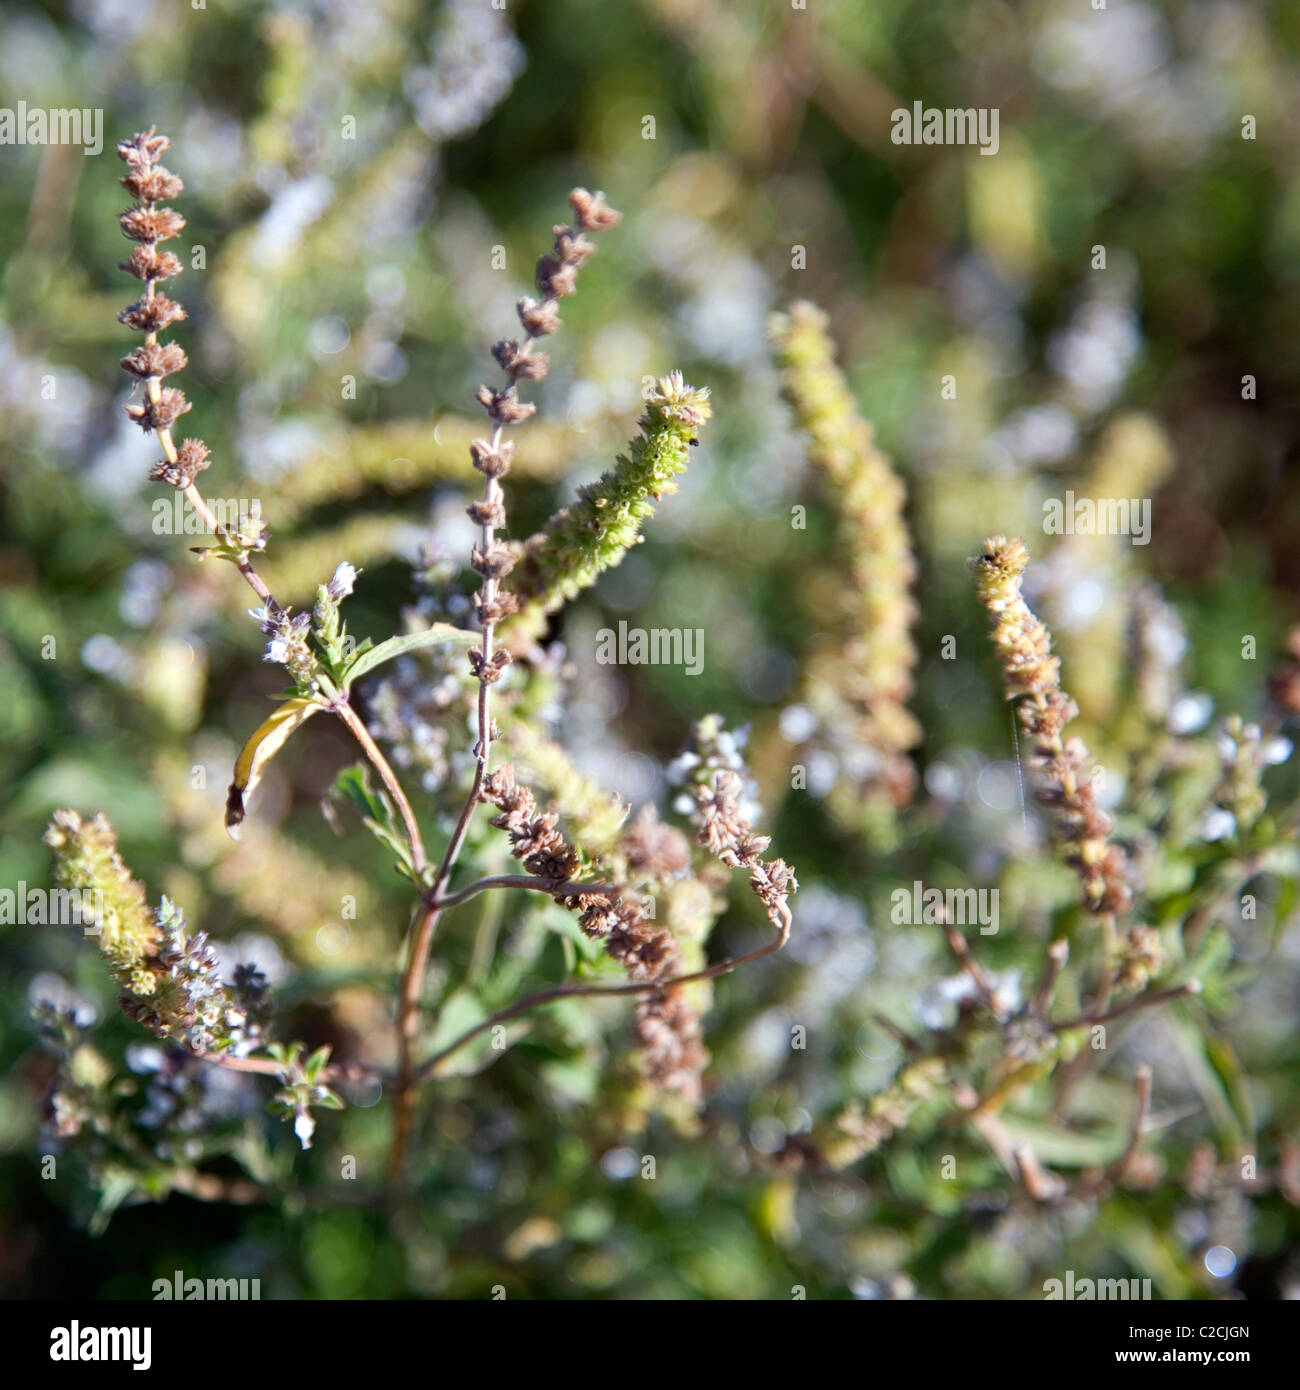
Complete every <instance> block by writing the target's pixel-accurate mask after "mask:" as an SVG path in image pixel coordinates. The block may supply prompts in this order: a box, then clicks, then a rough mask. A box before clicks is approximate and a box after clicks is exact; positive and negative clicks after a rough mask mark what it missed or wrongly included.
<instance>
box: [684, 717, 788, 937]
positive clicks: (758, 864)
mask: <svg viewBox="0 0 1300 1390" xmlns="http://www.w3.org/2000/svg"><path fill="white" fill-rule="evenodd" d="M737 759H738V754H737V752H736V737H735V735H734V734H731V733H728V731H727V730H726V729H725V728H724V727H723V724H722V719H721V717H720V716H719V715H716V714H711V715H708V716H706V717H705V718H704V719H701V720H699V721H698V722H697V723H696V725H695V728H694V730H693V732H692V736H691V742H690V746H689V747H688V748H687V750H686V754H685V755H684V756H683V758H679V759H678V765H682V764H685V766H687V767H688V768H689V769H690V782H691V783H692V786H691V793H692V795H693V798H694V802H695V809H694V812H693V814H692V819H693V820H694V822H695V824H696V826H697V827H698V829H697V835H696V838H697V840H698V841H699V843H700V844H701V845H703V846H704V848H705V849H707V850H708V851H709V853H710V854H712V855H713V856H714V857H715V858H716V859H718V860H720V861H721V862H722V863H723V864H725V865H727V867H728V868H732V869H740V868H744V869H748V870H749V871H750V873H749V884H750V887H751V888H752V889H753V890H754V892H755V893H756V894H757V895H758V898H759V900H760V901H761V902H762V904H763V907H764V909H765V910H766V912H767V915H768V919H769V920H770V921H771V923H772V925H773V926H774V927H776V928H777V930H778V931H779V932H780V933H781V934H782V937H783V938H784V937H785V935H786V934H788V932H789V930H790V925H791V919H790V907H789V903H788V899H789V896H790V894H791V893H794V892H796V891H797V890H798V888H799V883H798V880H797V879H796V878H795V876H794V870H793V869H792V868H791V867H790V866H789V865H788V864H787V863H786V862H785V860H784V859H772V860H767V861H764V859H763V855H764V853H765V852H766V850H767V847H768V845H769V844H771V838H770V837H769V836H767V835H758V834H756V833H755V832H754V829H753V826H752V825H751V824H750V816H751V815H752V814H753V811H752V805H753V803H752V801H749V802H748V803H747V798H746V792H747V788H746V781H745V776H744V772H743V764H740V766H739V767H738V766H737Z"/></svg>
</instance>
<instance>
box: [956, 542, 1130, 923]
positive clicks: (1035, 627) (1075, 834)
mask: <svg viewBox="0 0 1300 1390" xmlns="http://www.w3.org/2000/svg"><path fill="white" fill-rule="evenodd" d="M1028 563H1029V551H1028V549H1027V548H1026V546H1025V543H1024V542H1023V541H1021V540H1014V539H1011V540H1009V539H1008V538H1007V537H1006V536H993V537H992V538H990V539H989V540H987V541H985V542H984V546H983V548H982V549H981V551H980V553H979V554H978V555H977V556H976V557H975V558H974V559H973V560H972V561H971V562H970V566H971V572H972V573H973V574H974V576H975V584H976V589H977V591H978V593H979V598H980V602H981V603H982V604H983V605H984V607H985V608H987V609H988V610H989V613H990V614H991V615H992V618H993V648H994V651H995V652H996V653H997V658H998V662H999V664H1000V665H1001V667H1002V679H1003V688H1004V690H1005V692H1006V698H1007V699H1008V700H1019V701H1020V703H1019V704H1018V705H1017V707H1016V717H1017V718H1018V719H1019V721H1020V724H1021V727H1022V728H1023V729H1024V731H1025V733H1026V735H1027V736H1028V739H1029V759H1028V761H1029V765H1030V768H1031V770H1032V772H1033V774H1034V781H1035V786H1036V790H1037V794H1038V799H1039V801H1041V802H1042V804H1043V805H1044V806H1045V807H1046V808H1047V812H1048V815H1049V817H1050V819H1051V822H1052V827H1053V831H1054V833H1055V836H1056V839H1057V841H1058V843H1059V844H1060V845H1061V847H1062V849H1063V850H1064V851H1065V855H1066V861H1067V862H1068V863H1069V864H1070V866H1071V867H1072V868H1073V869H1074V871H1075V872H1076V873H1077V874H1078V876H1079V882H1080V885H1081V888H1082V900H1083V904H1084V906H1085V907H1087V908H1088V909H1089V910H1090V911H1092V912H1096V913H1118V912H1123V911H1124V910H1125V909H1126V908H1127V907H1128V906H1129V904H1130V902H1131V901H1132V893H1131V891H1130V889H1129V886H1128V881H1127V880H1128V872H1129V864H1128V859H1127V856H1126V855H1125V853H1124V851H1123V850H1122V849H1121V848H1120V847H1119V846H1118V845H1113V844H1111V843H1110V842H1109V840H1108V838H1107V837H1108V836H1109V834H1110V830H1111V819H1110V817H1109V816H1108V815H1107V814H1106V813H1105V812H1104V811H1103V810H1102V809H1101V808H1100V807H1099V806H1098V805H1097V797H1096V793H1095V792H1094V790H1093V787H1092V778H1091V774H1090V773H1089V772H1087V771H1086V770H1085V769H1086V768H1087V764H1088V756H1089V755H1088V749H1087V747H1086V746H1085V745H1084V742H1083V740H1082V739H1081V738H1078V737H1074V738H1069V739H1066V738H1064V737H1063V734H1064V730H1065V726H1066V725H1067V724H1068V723H1069V722H1070V721H1071V720H1072V719H1073V718H1074V717H1075V715H1076V714H1077V713H1078V710H1077V709H1076V707H1075V704H1074V701H1073V700H1071V699H1070V697H1069V696H1068V695H1067V694H1066V693H1065V692H1064V691H1063V690H1062V689H1061V684H1060V664H1061V663H1060V660H1059V659H1058V658H1057V657H1055V656H1053V655H1052V639H1051V635H1050V633H1049V632H1048V631H1047V628H1046V627H1044V626H1043V624H1042V623H1041V622H1040V621H1039V620H1038V618H1037V617H1035V616H1034V614H1033V612H1032V611H1031V610H1030V608H1029V605H1028V604H1026V603H1025V601H1024V599H1023V598H1022V597H1021V594H1020V585H1021V581H1022V577H1023V575H1024V572H1025V566H1026V565H1027V564H1028Z"/></svg>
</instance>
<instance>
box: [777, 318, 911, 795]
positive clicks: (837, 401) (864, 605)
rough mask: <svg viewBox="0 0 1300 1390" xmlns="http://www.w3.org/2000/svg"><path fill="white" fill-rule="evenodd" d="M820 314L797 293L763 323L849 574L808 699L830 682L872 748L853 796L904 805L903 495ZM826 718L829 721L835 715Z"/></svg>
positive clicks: (907, 724)
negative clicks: (831, 651) (840, 634)
mask: <svg viewBox="0 0 1300 1390" xmlns="http://www.w3.org/2000/svg"><path fill="white" fill-rule="evenodd" d="M828 322H829V320H828V319H827V316H826V315H825V314H824V313H823V312H822V311H821V310H820V309H818V308H817V307H816V305H814V304H810V303H808V302H807V301H804V300H799V301H796V302H795V303H793V304H791V305H790V308H789V311H788V312H787V313H785V314H776V315H773V317H772V320H771V323H770V325H769V335H770V337H771V341H772V344H773V347H774V349H775V352H776V358H777V362H778V364H779V365H780V367H781V386H782V393H783V395H784V396H785V399H786V400H787V401H788V402H789V404H790V406H791V408H792V409H793V411H794V415H795V420H796V422H797V424H798V425H799V428H800V429H801V430H803V431H804V432H805V433H806V435H807V437H808V444H807V449H808V458H809V460H810V462H811V463H812V464H813V465H814V466H815V467H816V468H818V469H819V470H820V471H821V472H822V473H823V474H824V475H825V477H826V480H827V482H828V483H829V484H830V487H831V490H832V493H833V497H834V505H835V508H836V511H837V512H838V514H839V518H840V541H841V545H842V547H843V550H844V559H845V564H846V566H847V571H848V580H849V582H848V583H846V584H844V585H843V586H842V589H841V592H842V594H843V598H844V612H843V614H842V622H843V625H844V627H845V629H846V633H847V642H846V644H845V645H844V646H843V648H842V650H841V651H839V652H837V653H836V654H835V655H834V656H833V657H830V658H828V659H827V660H825V661H823V662H822V663H820V665H819V667H818V668H817V669H814V670H812V671H810V673H809V686H810V698H811V693H812V691H813V690H815V688H816V687H817V686H818V685H824V686H825V687H827V688H828V689H830V690H832V691H834V692H835V693H836V695H837V696H838V697H839V698H840V699H842V700H843V701H844V703H845V704H846V705H847V706H848V708H849V710H850V711H851V717H854V718H855V719H856V722H857V723H858V725H859V730H858V738H859V739H860V740H861V742H862V743H863V744H865V745H866V747H867V748H869V749H871V750H872V751H873V752H874V753H876V754H877V759H876V762H877V766H876V767H875V768H873V769H872V770H871V771H870V772H869V773H868V774H867V775H866V778H865V781H863V782H862V784H861V786H860V795H865V796H866V797H868V798H870V799H876V800H881V799H883V800H885V801H886V802H889V803H892V804H893V805H894V806H904V805H906V804H907V802H908V801H910V800H911V797H912V794H913V791H914V789H915V786H916V773H915V769H914V768H913V766H912V762H911V759H910V758H908V757H907V756H906V754H907V750H908V749H909V748H912V747H914V746H915V745H916V744H917V743H918V742H919V740H920V735H921V731H920V726H919V725H918V724H917V722H916V720H915V719H914V718H913V717H912V715H911V714H910V713H909V711H908V709H907V699H908V696H909V695H910V694H911V692H912V671H913V668H914V667H915V665H916V647H915V645H914V643H913V641H912V635H911V629H912V624H913V622H914V621H915V618H916V604H915V603H914V602H913V600H912V597H911V594H910V593H909V587H910V585H911V584H912V582H913V580H914V579H915V577H916V561H915V560H914V558H913V556H912V544H911V538H910V537H909V535H908V532H907V526H906V523H905V522H904V519H903V508H904V504H905V502H906V500H907V494H906V489H905V488H904V486H903V483H902V481H901V480H900V479H899V477H898V475H897V474H896V473H895V472H894V471H893V469H892V468H891V466H890V463H889V460H888V459H887V458H886V457H885V455H884V454H882V453H881V452H880V450H879V449H877V448H876V446H875V444H874V442H873V439H872V431H871V426H870V425H869V424H868V423H867V422H866V421H865V420H864V419H862V417H861V415H860V414H859V413H858V409H857V405H856V403H855V402H854V399H853V396H852V394H851V392H850V391H849V388H848V386H847V385H846V383H845V380H844V376H843V374H842V373H841V372H840V370H839V368H838V367H837V366H836V364H835V349H834V344H833V342H832V340H831V337H830V334H829V333H828V331H827V325H828ZM812 703H813V704H814V705H816V704H817V703H818V702H817V701H816V700H815V699H812ZM826 722H828V723H831V724H833V723H834V722H835V716H834V714H832V716H831V718H830V719H829V720H828V721H826ZM833 809H834V808H833Z"/></svg>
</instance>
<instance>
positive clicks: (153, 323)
mask: <svg viewBox="0 0 1300 1390" xmlns="http://www.w3.org/2000/svg"><path fill="white" fill-rule="evenodd" d="M170 147H171V141H170V140H169V139H168V138H167V137H166V136H165V135H159V134H157V133H156V131H154V130H152V129H150V130H148V131H145V132H143V133H141V134H138V135H136V136H134V137H133V138H132V139H130V140H124V141H123V142H122V143H121V144H120V145H118V147H117V153H118V157H119V158H120V159H122V160H123V161H125V163H126V164H127V165H128V166H129V169H130V172H129V173H128V174H127V175H126V177H125V178H124V179H123V180H122V185H123V187H124V188H125V189H126V191H127V192H128V193H130V194H131V196H132V197H133V198H134V199H135V200H136V202H135V206H134V207H132V208H130V209H128V210H127V211H126V212H124V213H123V214H122V216H121V217H120V218H119V219H118V221H119V223H120V225H121V228H122V232H123V234H124V235H125V236H127V237H129V238H130V239H131V240H132V241H134V242H135V243H136V247H135V250H134V251H132V252H131V258H130V260H128V261H127V262H126V263H125V264H124V265H123V266H122V269H123V270H125V271H127V272H128V273H129V274H131V275H134V276H135V277H136V279H137V280H141V281H143V282H144V292H143V293H142V294H141V296H140V298H139V299H138V300H137V301H136V302H135V303H134V304H132V305H130V306H129V307H128V308H126V309H123V310H122V312H121V313H120V314H118V316H117V317H118V321H119V322H120V323H124V324H126V325H127V326H128V327H130V328H135V329H138V330H139V331H140V332H141V333H143V334H144V335H145V339H144V345H143V346H142V347H138V348H136V349H135V351H134V352H131V353H128V354H127V356H125V357H124V358H123V359H122V366H123V367H124V368H125V369H126V370H127V371H128V372H130V374H131V375H132V376H133V377H135V378H136V379H137V380H138V381H141V382H143V383H144V391H145V399H144V402H143V404H141V405H128V406H127V407H126V413H127V414H128V415H129V416H130V417H131V419H132V420H134V421H135V423H136V424H137V425H139V426H140V428H141V429H142V430H144V431H145V432H146V433H149V432H152V433H154V434H155V435H156V436H157V438H158V443H159V444H160V445H161V446H162V451H163V454H164V455H165V457H164V458H163V459H162V460H161V461H160V462H159V463H157V464H156V465H155V466H154V468H153V471H152V472H151V473H150V475H149V476H150V477H151V478H152V479H153V480H154V481H155V482H164V483H170V484H171V485H172V486H173V487H178V488H186V487H189V486H190V484H191V483H193V481H194V478H195V475H196V474H198V473H200V472H201V471H202V470H203V469H205V468H207V467H208V458H209V454H208V447H207V445H206V444H204V443H203V441H202V440H201V439H183V440H182V441H181V442H180V444H179V445H177V444H176V443H175V442H174V441H173V439H172V425H173V424H175V422H176V420H177V419H178V418H179V417H180V416H182V415H184V414H185V413H186V411H188V410H189V408H190V403H189V401H188V400H186V399H185V393H184V392H183V391H181V390H180V389H179V388H177V387H172V386H163V384H162V383H163V381H164V380H165V378H167V377H169V376H171V375H172V373H173V372H178V371H180V370H181V369H182V368H183V367H184V366H185V365H186V362H187V360H188V359H187V358H186V356H185V351H184V349H183V348H182V347H181V346H180V345H179V344H177V343H159V341H158V334H159V332H161V331H162V330H163V329H165V328H168V327H170V326H171V325H172V324H173V323H176V322H178V321H179V320H180V319H183V318H185V316H186V315H185V310H184V309H183V308H182V307H181V306H180V305H179V304H177V303H176V302H175V301H174V300H171V299H168V298H167V296H166V295H165V294H162V293H161V292H160V291H159V290H158V288H157V286H158V285H159V283H160V282H161V281H163V280H170V279H172V278H174V277H175V276H177V275H179V274H180V273H181V269H182V266H181V263H180V259H179V258H178V257H177V256H175V255H174V254H173V253H172V252H170V251H163V250H160V249H159V247H160V245H161V243H162V242H164V241H171V240H172V239H173V238H174V237H176V236H178V235H179V234H180V232H181V230H182V228H183V227H184V226H185V219H184V217H182V216H181V214H180V213H179V212H176V211H175V210H174V209H173V208H168V207H160V206H159V204H160V203H161V202H163V200H164V199H168V198H174V197H175V196H176V195H177V194H178V193H180V191H181V190H182V189H183V188H184V186H185V185H184V184H183V183H182V182H181V181H180V179H178V178H177V177H176V175H175V174H173V173H171V172H170V171H169V170H168V169H165V168H164V167H163V166H162V165H161V164H160V163H159V162H158V159H159V156H160V155H161V154H162V153H163V151H164V150H167V149H169V148H170Z"/></svg>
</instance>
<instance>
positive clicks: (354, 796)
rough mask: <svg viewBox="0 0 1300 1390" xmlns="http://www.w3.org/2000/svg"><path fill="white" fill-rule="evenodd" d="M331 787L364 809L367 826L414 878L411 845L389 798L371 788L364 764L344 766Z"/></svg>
mask: <svg viewBox="0 0 1300 1390" xmlns="http://www.w3.org/2000/svg"><path fill="white" fill-rule="evenodd" d="M330 790H331V791H332V792H333V793H335V794H336V795H338V796H341V797H342V798H343V799H344V800H345V801H350V802H351V803H352V805H353V806H355V807H356V808H357V810H358V811H360V812H361V819H362V822H363V823H364V825H365V827H366V829H367V830H369V831H370V833H371V834H372V835H373V836H374V837H375V839H377V840H378V841H379V842H380V844H382V845H384V846H386V847H387V848H388V849H389V850H391V851H392V853H393V854H394V856H395V857H396V859H397V871H398V873H400V874H402V875H404V876H405V877H406V878H409V879H411V880H412V881H413V882H414V881H415V879H416V877H417V876H416V872H415V865H414V864H413V863H412V862H411V847H410V845H408V844H407V842H406V838H405V836H404V835H403V834H402V832H401V831H400V830H399V829H398V826H397V821H396V818H395V817H394V814H393V808H392V805H391V803H390V802H389V800H388V798H387V797H386V796H384V795H383V794H382V793H381V792H377V791H373V790H372V789H371V786H370V779H369V775H368V771H367V769H366V767H365V766H364V764H361V763H353V764H352V766H350V767H345V768H343V769H342V770H341V771H340V772H339V774H338V776H337V777H335V779H334V785H333V786H332V787H331V789H330Z"/></svg>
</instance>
